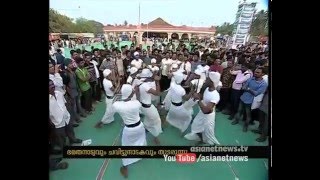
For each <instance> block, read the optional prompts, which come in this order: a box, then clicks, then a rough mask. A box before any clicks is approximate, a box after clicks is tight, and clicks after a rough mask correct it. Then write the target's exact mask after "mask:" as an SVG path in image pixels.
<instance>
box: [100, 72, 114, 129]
mask: <svg viewBox="0 0 320 180" xmlns="http://www.w3.org/2000/svg"><path fill="white" fill-rule="evenodd" d="M103 76H104V79H103V87H104V90H105V93H106V111H105V113H104V116H103V117H102V120H101V121H99V122H98V123H97V124H96V126H95V127H96V128H101V127H102V126H103V125H104V124H109V123H111V122H113V121H114V110H113V108H112V102H113V98H114V94H115V91H116V88H117V87H116V86H117V85H116V86H114V85H113V83H112V81H111V70H110V69H105V70H104V71H103ZM118 85H119V84H118Z"/></svg>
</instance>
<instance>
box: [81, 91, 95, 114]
mask: <svg viewBox="0 0 320 180" xmlns="http://www.w3.org/2000/svg"><path fill="white" fill-rule="evenodd" d="M91 95H92V94H91V88H90V89H88V90H87V91H84V92H82V96H81V106H82V107H83V108H84V109H85V110H86V111H89V112H90V111H92V97H91Z"/></svg>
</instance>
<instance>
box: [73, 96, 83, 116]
mask: <svg viewBox="0 0 320 180" xmlns="http://www.w3.org/2000/svg"><path fill="white" fill-rule="evenodd" d="M74 100H75V101H76V108H77V109H76V111H77V113H78V114H82V115H84V114H85V111H84V109H83V108H82V106H81V104H82V103H81V97H80V96H76V97H75V98H74Z"/></svg>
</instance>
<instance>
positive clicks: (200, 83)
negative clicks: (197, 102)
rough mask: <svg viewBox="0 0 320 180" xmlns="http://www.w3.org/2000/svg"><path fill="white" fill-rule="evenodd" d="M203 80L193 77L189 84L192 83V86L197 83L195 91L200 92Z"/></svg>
mask: <svg viewBox="0 0 320 180" xmlns="http://www.w3.org/2000/svg"><path fill="white" fill-rule="evenodd" d="M204 82H205V79H194V80H192V81H191V84H192V85H194V86H197V85H198V88H197V93H200V90H201V88H202V86H203V84H204Z"/></svg>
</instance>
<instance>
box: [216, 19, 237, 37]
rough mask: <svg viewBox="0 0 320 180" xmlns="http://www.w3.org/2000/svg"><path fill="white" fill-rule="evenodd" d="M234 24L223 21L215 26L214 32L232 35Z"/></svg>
mask: <svg viewBox="0 0 320 180" xmlns="http://www.w3.org/2000/svg"><path fill="white" fill-rule="evenodd" d="M233 29H234V25H233V24H230V23H227V22H225V23H223V24H222V25H221V26H217V27H216V33H217V34H221V35H229V36H230V35H232V31H233Z"/></svg>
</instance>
